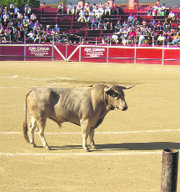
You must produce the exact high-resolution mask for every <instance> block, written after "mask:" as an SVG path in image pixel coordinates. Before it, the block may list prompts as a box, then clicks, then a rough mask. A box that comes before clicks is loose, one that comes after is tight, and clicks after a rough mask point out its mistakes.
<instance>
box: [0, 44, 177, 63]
mask: <svg viewBox="0 0 180 192" xmlns="http://www.w3.org/2000/svg"><path fill="white" fill-rule="evenodd" d="M0 60H1V61H2V60H39V61H41V60H65V61H66V60H67V61H82V62H103V63H107V62H113V63H143V64H163V65H180V48H178V47H177V48H163V47H122V46H101V45H97V46H96V45H63V44H55V45H53V44H47V45H46V44H40V45H39V44H31V45H30V44H25V45H23V44H19V45H7V44H4V45H3V44H0Z"/></svg>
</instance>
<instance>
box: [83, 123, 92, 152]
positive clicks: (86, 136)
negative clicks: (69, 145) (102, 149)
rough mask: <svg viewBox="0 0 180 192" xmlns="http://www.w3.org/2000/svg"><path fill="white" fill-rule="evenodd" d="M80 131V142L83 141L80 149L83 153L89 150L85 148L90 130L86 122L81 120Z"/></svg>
mask: <svg viewBox="0 0 180 192" xmlns="http://www.w3.org/2000/svg"><path fill="white" fill-rule="evenodd" d="M81 130H82V140H83V144H82V147H83V149H84V150H85V151H87V152H89V148H88V146H87V138H88V135H89V130H90V127H89V121H88V120H81Z"/></svg>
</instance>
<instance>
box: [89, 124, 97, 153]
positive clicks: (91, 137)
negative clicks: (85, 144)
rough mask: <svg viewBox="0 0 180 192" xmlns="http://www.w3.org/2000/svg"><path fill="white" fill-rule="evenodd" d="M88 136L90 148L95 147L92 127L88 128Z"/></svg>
mask: <svg viewBox="0 0 180 192" xmlns="http://www.w3.org/2000/svg"><path fill="white" fill-rule="evenodd" d="M89 136H90V148H91V149H95V148H96V146H95V142H94V129H92V128H91V129H90V132H89Z"/></svg>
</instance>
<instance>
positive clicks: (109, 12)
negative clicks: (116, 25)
mask: <svg viewBox="0 0 180 192" xmlns="http://www.w3.org/2000/svg"><path fill="white" fill-rule="evenodd" d="M104 12H105V15H107V13H108V14H109V15H111V6H110V4H109V2H107V3H106V6H105V11H104Z"/></svg>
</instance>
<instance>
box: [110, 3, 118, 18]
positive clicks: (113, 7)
mask: <svg viewBox="0 0 180 192" xmlns="http://www.w3.org/2000/svg"><path fill="white" fill-rule="evenodd" d="M112 15H119V8H118V7H117V6H116V4H115V2H113V5H112Z"/></svg>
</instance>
